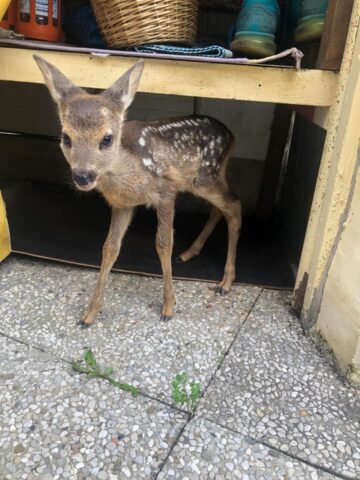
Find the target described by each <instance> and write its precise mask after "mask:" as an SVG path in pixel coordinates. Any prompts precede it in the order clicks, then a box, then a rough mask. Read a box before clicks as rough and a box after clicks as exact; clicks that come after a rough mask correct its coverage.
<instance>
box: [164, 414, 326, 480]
mask: <svg viewBox="0 0 360 480" xmlns="http://www.w3.org/2000/svg"><path fill="white" fill-rule="evenodd" d="M157 478H158V480H171V479H181V480H234V479H240V480H290V479H294V480H295V479H296V480H320V479H321V480H335V477H334V476H333V475H330V474H328V473H326V472H323V471H321V470H317V469H315V468H312V467H310V466H309V465H306V464H304V463H302V462H299V461H297V460H294V459H293V458H290V457H288V456H286V455H284V454H282V453H279V452H278V451H276V450H273V449H271V448H269V447H267V446H264V445H262V444H260V443H256V442H253V441H251V440H250V439H249V438H246V437H244V436H243V435H240V434H237V433H234V432H231V431H229V430H228V429H226V428H221V427H219V426H218V425H216V424H214V423H212V422H209V421H207V420H205V419H202V418H200V417H197V418H194V419H193V420H192V421H191V422H190V423H188V425H187V426H186V428H185V430H184V432H183V435H182V436H181V438H180V440H179V442H178V443H177V445H176V446H175V448H174V449H173V451H172V452H171V455H170V456H169V458H168V460H167V462H166V463H165V465H164V467H163V468H162V470H161V472H160V474H159V475H158V477H157Z"/></svg>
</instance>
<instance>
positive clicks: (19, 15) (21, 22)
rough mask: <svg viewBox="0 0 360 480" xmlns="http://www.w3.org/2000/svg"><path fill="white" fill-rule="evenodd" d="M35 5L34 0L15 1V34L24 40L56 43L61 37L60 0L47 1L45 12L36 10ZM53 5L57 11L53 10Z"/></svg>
mask: <svg viewBox="0 0 360 480" xmlns="http://www.w3.org/2000/svg"><path fill="white" fill-rule="evenodd" d="M21 3H22V4H23V6H22V7H21ZM36 3H37V1H36V0H26V1H25V2H24V1H23V2H21V1H20V0H16V7H17V8H16V21H15V30H16V32H17V33H22V34H23V35H24V36H25V37H26V38H34V39H36V40H46V41H48V42H58V41H59V40H60V39H61V36H62V30H61V0H48V1H47V4H48V7H47V12H44V11H39V10H40V9H39V10H36ZM39 3H40V2H39ZM41 3H42V4H43V3H44V2H41ZM54 3H57V11H56V10H55V9H54V8H53V6H54ZM54 10H55V11H54Z"/></svg>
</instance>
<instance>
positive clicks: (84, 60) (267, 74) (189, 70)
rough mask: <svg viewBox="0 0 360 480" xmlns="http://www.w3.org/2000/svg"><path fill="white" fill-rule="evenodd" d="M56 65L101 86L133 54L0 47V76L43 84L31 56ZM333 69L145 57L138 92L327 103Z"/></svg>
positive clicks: (83, 81) (88, 83) (87, 84)
mask: <svg viewBox="0 0 360 480" xmlns="http://www.w3.org/2000/svg"><path fill="white" fill-rule="evenodd" d="M34 53H36V54H38V55H41V56H43V57H44V58H45V59H46V60H48V61H49V62H51V63H53V64H54V65H56V66H57V67H58V68H59V69H60V70H61V71H62V72H63V73H64V74H65V75H67V76H69V77H70V78H71V79H72V80H73V81H74V82H75V83H76V84H78V85H80V86H83V87H91V88H106V87H108V86H109V85H110V84H111V83H112V82H113V81H115V80H116V79H117V78H118V77H119V76H120V75H121V74H122V73H123V72H124V71H125V70H126V69H128V68H129V67H130V66H131V65H133V64H134V62H135V59H134V58H132V57H121V56H106V57H100V56H94V55H91V54H88V53H73V52H60V51H44V50H37V49H29V48H26V49H25V48H9V47H1V48H0V80H4V81H12V82H31V83H43V79H42V76H41V74H40V71H39V69H38V68H37V66H36V64H35V62H34V60H33V58H32V55H33V54H34ZM337 79H338V74H337V73H334V72H331V71H324V70H299V71H296V70H295V69H294V68H289V67H274V66H248V65H234V64H222V63H206V62H191V61H177V60H164V59H153V58H146V60H145V70H144V75H143V77H142V80H141V83H140V88H139V91H141V92H148V93H158V94H167V95H185V96H191V97H207V98H219V99H231V100H246V101H252V102H269V103H285V104H292V105H313V106H316V107H329V106H331V104H332V102H333V100H334V98H335V90H336V85H337Z"/></svg>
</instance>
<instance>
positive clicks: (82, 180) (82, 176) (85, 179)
mask: <svg viewBox="0 0 360 480" xmlns="http://www.w3.org/2000/svg"><path fill="white" fill-rule="evenodd" d="M72 177H73V180H74V182H75V183H77V184H78V185H88V184H89V183H92V182H94V181H95V180H96V173H95V172H93V171H92V170H73V172H72Z"/></svg>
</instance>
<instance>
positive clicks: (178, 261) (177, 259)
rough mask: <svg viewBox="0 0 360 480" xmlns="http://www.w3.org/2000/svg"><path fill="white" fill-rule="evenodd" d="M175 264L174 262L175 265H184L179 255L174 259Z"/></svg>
mask: <svg viewBox="0 0 360 480" xmlns="http://www.w3.org/2000/svg"><path fill="white" fill-rule="evenodd" d="M175 262H176V263H184V260H183V259H182V258H181V256H180V255H179V256H177V257H176V258H175Z"/></svg>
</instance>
